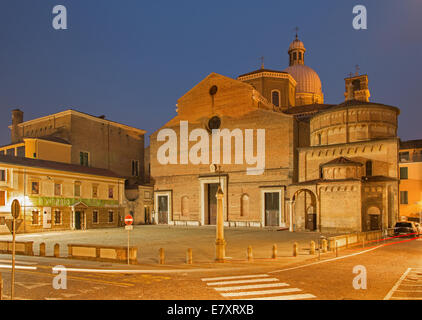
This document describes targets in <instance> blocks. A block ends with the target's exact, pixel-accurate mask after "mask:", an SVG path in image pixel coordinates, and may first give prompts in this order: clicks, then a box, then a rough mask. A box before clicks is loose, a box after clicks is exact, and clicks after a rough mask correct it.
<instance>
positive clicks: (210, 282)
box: [201, 274, 316, 300]
mask: <svg viewBox="0 0 422 320" xmlns="http://www.w3.org/2000/svg"><path fill="white" fill-rule="evenodd" d="M201 280H202V281H204V282H206V284H207V286H209V287H213V289H214V290H215V291H217V292H218V293H220V295H221V296H222V297H224V298H235V299H234V300H299V299H313V298H316V297H315V296H314V295H312V294H307V293H299V292H301V291H302V289H299V288H287V287H289V286H290V285H289V284H287V283H284V282H281V281H280V280H279V279H277V278H272V277H270V276H269V275H268V274H249V275H238V276H227V277H214V278H203V279H201ZM281 287H282V288H281ZM289 293H296V294H289Z"/></svg>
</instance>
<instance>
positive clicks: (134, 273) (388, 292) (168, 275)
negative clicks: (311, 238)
mask: <svg viewBox="0 0 422 320" xmlns="http://www.w3.org/2000/svg"><path fill="white" fill-rule="evenodd" d="M421 240H422V239H418V240H411V241H400V240H397V239H392V240H388V241H386V242H385V243H384V242H381V243H379V244H374V247H366V248H365V249H363V248H354V249H353V248H352V249H347V250H343V251H340V254H339V257H337V258H336V257H335V255H334V254H333V253H327V254H324V255H322V257H321V260H318V258H316V257H313V258H312V259H308V260H304V259H299V260H297V262H295V261H293V262H291V263H289V264H286V263H285V260H282V261H260V260H257V261H255V262H251V263H242V264H240V263H237V264H236V263H233V262H228V263H224V264H207V265H193V266H189V267H187V266H186V265H185V266H183V265H181V266H177V267H176V266H167V267H165V268H166V269H167V271H166V270H163V267H158V266H157V267H155V268H151V267H149V268H148V269H149V270H152V271H142V270H145V269H147V268H146V267H145V266H136V267H134V266H131V267H125V266H124V265H120V266H119V265H108V264H104V263H95V264H94V263H92V262H78V261H69V260H65V259H47V258H44V259H40V258H38V257H18V263H17V265H18V266H19V268H18V269H17V271H16V283H15V288H16V289H15V298H16V299H37V300H38V299H39V300H45V299H47V300H49V299H50V300H54V299H58V300H74V299H78V300H85V299H89V300H95V299H107V300H108V299H109V300H131V299H136V300H183V301H185V300H233V299H265V300H285V299H288V300H303V299H306V300H315V299H316V300H328V299H329V300H331V299H333V300H343V299H353V300H362V299H365V300H366V299H375V300H382V299H384V298H388V299H421V300H422V241H421ZM292 259H294V258H292ZM58 265H64V266H65V267H66V268H73V269H66V270H67V272H66V276H67V281H66V289H55V288H54V287H53V282H54V279H55V277H57V276H58V275H59V276H60V277H63V275H64V274H63V273H62V271H59V273H56V274H54V273H53V270H52V268H54V267H55V266H58ZM356 266H360V267H358V268H360V269H359V270H358V271H359V272H358V273H354V272H353V270H354V268H355V267H356ZM362 266H363V267H364V269H363V267H362ZM116 269H117V271H116ZM98 270H101V271H98ZM104 270H105V271H104ZM110 270H113V271H110ZM119 270H120V271H119ZM121 270H123V271H121ZM362 270H365V271H366V274H367V278H366V288H361V289H356V288H354V286H353V282H354V279H355V277H356V276H360V278H359V281H357V283H358V284H360V285H361V286H362V284H363V282H362ZM0 272H1V274H2V276H3V282H4V288H3V298H4V299H9V298H10V256H9V255H1V256H0ZM60 279H61V278H60ZM56 282H58V283H63V282H60V281H58V278H56ZM355 282H356V280H355Z"/></svg>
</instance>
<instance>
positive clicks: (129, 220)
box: [125, 214, 133, 226]
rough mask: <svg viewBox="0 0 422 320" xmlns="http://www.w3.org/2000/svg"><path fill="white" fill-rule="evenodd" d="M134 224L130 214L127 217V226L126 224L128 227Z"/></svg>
mask: <svg viewBox="0 0 422 320" xmlns="http://www.w3.org/2000/svg"><path fill="white" fill-rule="evenodd" d="M132 223H133V217H132V216H131V215H130V214H128V215H127V216H126V217H125V224H126V225H127V226H130V225H131V224H132Z"/></svg>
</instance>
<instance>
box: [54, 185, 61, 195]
mask: <svg viewBox="0 0 422 320" xmlns="http://www.w3.org/2000/svg"><path fill="white" fill-rule="evenodd" d="M54 195H55V196H61V195H62V185H61V184H60V183H55V184H54Z"/></svg>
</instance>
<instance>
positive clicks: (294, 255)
mask: <svg viewBox="0 0 422 320" xmlns="http://www.w3.org/2000/svg"><path fill="white" fill-rule="evenodd" d="M297 252H298V244H297V242H295V243H293V257H297Z"/></svg>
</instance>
